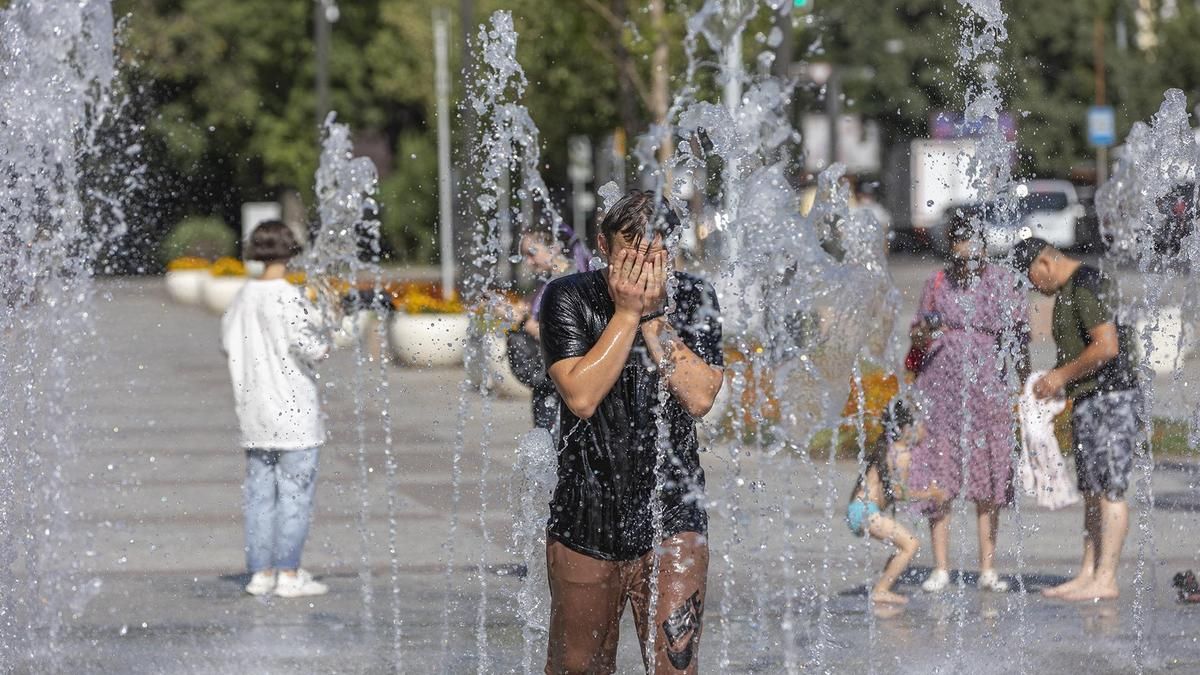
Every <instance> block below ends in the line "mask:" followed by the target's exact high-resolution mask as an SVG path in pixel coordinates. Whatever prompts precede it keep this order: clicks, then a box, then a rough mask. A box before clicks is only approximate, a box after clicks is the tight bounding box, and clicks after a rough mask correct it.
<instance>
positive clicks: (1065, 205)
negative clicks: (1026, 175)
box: [1017, 180, 1085, 249]
mask: <svg viewBox="0 0 1200 675" xmlns="http://www.w3.org/2000/svg"><path fill="white" fill-rule="evenodd" d="M1022 188H1023V189H1022ZM1017 194H1018V195H1019V196H1020V198H1021V213H1022V214H1024V218H1023V219H1022V221H1021V225H1022V226H1024V227H1028V228H1029V229H1030V230H1032V231H1033V235H1034V236H1035V237H1041V238H1042V239H1045V240H1046V241H1048V242H1050V243H1051V244H1052V245H1053V246H1054V247H1056V248H1060V249H1069V248H1072V247H1074V246H1075V244H1076V240H1075V232H1076V223H1077V222H1078V221H1079V219H1080V218H1083V216H1084V213H1085V212H1084V208H1083V205H1082V204H1080V203H1079V195H1078V194H1077V193H1076V192H1075V186H1074V185H1072V184H1071V181H1066V180H1031V181H1029V182H1028V183H1025V184H1024V185H1022V186H1019V187H1018V188H1017Z"/></svg>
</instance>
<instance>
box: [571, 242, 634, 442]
mask: <svg viewBox="0 0 1200 675" xmlns="http://www.w3.org/2000/svg"><path fill="white" fill-rule="evenodd" d="M627 251H628V249H624V250H622V251H621V253H619V254H617V258H616V259H615V260H614V261H613V264H612V266H611V267H610V268H609V272H608V290H609V294H610V295H611V296H612V298H613V304H614V305H615V306H616V311H615V313H614V314H613V317H612V319H610V320H609V322H608V326H607V327H606V328H605V329H604V332H603V333H601V334H600V339H599V340H597V341H596V344H595V345H593V346H592V348H591V349H589V350H588V352H587V353H586V354H584V355H583V356H579V357H575V358H567V359H562V360H560V361H556V362H555V363H554V364H552V365H551V366H550V368H549V370H548V371H547V372H548V373H549V375H550V379H551V380H552V381H553V382H554V386H555V387H556V388H557V389H558V393H559V395H560V396H562V399H563V403H565V404H566V406H567V408H569V409H570V410H571V412H572V413H575V416H576V417H578V418H580V419H589V418H590V417H591V416H592V415H594V414H595V413H596V408H597V407H598V406H599V405H600V402H601V401H603V400H604V397H605V396H608V392H609V391H611V390H612V388H613V385H614V384H616V382H617V378H618V377H620V375H621V370H622V369H624V368H625V362H626V361H628V360H629V351H630V349H632V348H633V341H634V338H635V337H636V336H637V329H638V321H640V320H641V316H642V305H643V301H642V298H643V296H644V295H645V286H646V282H647V281H648V280H649V277H650V276H651V275H652V270H649V269H645V268H647V267H649V265H647V264H646V262H645V260H644V259H643V258H642V256H641V255H633V254H627ZM643 273H644V274H643Z"/></svg>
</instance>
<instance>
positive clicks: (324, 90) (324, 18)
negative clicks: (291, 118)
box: [313, 0, 338, 134]
mask: <svg viewBox="0 0 1200 675" xmlns="http://www.w3.org/2000/svg"><path fill="white" fill-rule="evenodd" d="M313 1H314V3H315V5H316V6H315V7H313V36H314V41H315V42H316V45H317V105H316V110H317V133H318V134H320V129H321V125H323V124H325V117H326V116H327V115H329V110H330V107H331V106H330V103H329V42H330V29H331V26H332V24H333V22H335V21H337V20H338V7H337V4H336V3H335V0H313Z"/></svg>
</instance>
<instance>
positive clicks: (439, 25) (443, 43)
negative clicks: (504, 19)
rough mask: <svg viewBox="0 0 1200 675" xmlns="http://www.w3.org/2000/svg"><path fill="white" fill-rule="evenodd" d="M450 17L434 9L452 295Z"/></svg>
mask: <svg viewBox="0 0 1200 675" xmlns="http://www.w3.org/2000/svg"><path fill="white" fill-rule="evenodd" d="M449 23H450V18H449V16H448V15H447V12H446V10H445V9H444V8H441V7H438V8H435V9H434V10H433V53H434V63H435V69H436V73H435V80H436V82H435V86H436V90H437V142H438V239H439V241H440V243H441V261H442V297H443V298H445V299H447V300H449V299H450V298H451V297H453V295H454V267H455V265H454V211H453V208H452V206H451V194H450V193H451V190H452V188H451V185H450V54H449V32H450V31H449Z"/></svg>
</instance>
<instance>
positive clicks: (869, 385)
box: [839, 368, 900, 444]
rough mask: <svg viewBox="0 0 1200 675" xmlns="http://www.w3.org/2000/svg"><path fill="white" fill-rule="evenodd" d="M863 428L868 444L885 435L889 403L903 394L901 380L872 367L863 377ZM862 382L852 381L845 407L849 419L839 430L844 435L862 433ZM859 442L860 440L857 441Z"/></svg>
mask: <svg viewBox="0 0 1200 675" xmlns="http://www.w3.org/2000/svg"><path fill="white" fill-rule="evenodd" d="M862 386H863V407H864V410H863V413H864V414H863V427H864V428H865V430H866V432H867V434H866V435H867V444H871V443H874V442H875V440H876V439H878V438H879V435H880V434H882V433H883V412H884V410H886V409H887V405H888V402H890V401H891V400H892V399H893V398H895V396H896V394H898V393H900V380H899V379H897V378H896V376H895V375H894V374H892V373H889V372H886V371H884V370H882V369H880V368H868V369H867V370H866V371H865V372H863V374H862ZM858 398H859V395H858V383H857V382H855V381H854V377H853V376H851V378H850V396H849V397H847V399H846V406H845V407H844V408H842V417H844V418H846V419H847V422H846V423H844V424H843V425H842V427H841V429H839V431H840V432H841V433H848V432H854V434H855V435H856V436H857V433H858V423H857V418H858ZM855 440H856V442H857V439H855Z"/></svg>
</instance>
